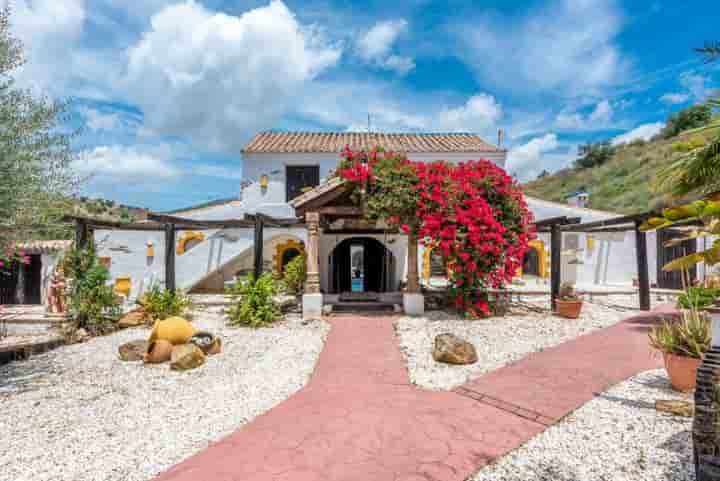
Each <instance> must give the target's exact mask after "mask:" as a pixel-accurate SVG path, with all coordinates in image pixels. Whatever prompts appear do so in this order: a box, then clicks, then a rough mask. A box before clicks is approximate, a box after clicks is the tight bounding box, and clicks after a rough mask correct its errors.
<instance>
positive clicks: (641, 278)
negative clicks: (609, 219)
mask: <svg viewBox="0 0 720 481" xmlns="http://www.w3.org/2000/svg"><path fill="white" fill-rule="evenodd" d="M640 225H641V222H640V221H635V250H636V251H637V252H636V257H637V271H638V288H639V290H640V310H641V311H649V310H650V276H649V275H648V258H647V239H646V234H645V232H643V231H641V230H640Z"/></svg>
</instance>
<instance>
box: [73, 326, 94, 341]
mask: <svg viewBox="0 0 720 481" xmlns="http://www.w3.org/2000/svg"><path fill="white" fill-rule="evenodd" d="M88 339H90V334H89V333H88V332H87V331H86V330H85V329H84V328H82V327H81V328H80V329H78V330H77V331H75V333H74V334H73V341H74V342H85V341H87V340H88Z"/></svg>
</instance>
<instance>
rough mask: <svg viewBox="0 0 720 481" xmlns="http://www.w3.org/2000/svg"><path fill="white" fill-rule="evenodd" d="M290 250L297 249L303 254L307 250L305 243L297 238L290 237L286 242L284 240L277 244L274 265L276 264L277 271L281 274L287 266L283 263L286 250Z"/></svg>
mask: <svg viewBox="0 0 720 481" xmlns="http://www.w3.org/2000/svg"><path fill="white" fill-rule="evenodd" d="M290 250H296V251H298V252H299V253H300V254H302V253H303V252H305V245H304V244H303V243H302V242H300V241H297V240H295V239H288V240H286V241H285V242H282V243H280V244H278V245H277V246H275V255H273V265H275V272H277V273H278V274H281V273H282V272H283V270H284V269H285V266H284V265H283V257H284V256H285V252H286V251H290Z"/></svg>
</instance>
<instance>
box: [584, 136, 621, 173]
mask: <svg viewBox="0 0 720 481" xmlns="http://www.w3.org/2000/svg"><path fill="white" fill-rule="evenodd" d="M614 153H615V148H614V147H613V146H612V144H611V143H610V141H609V140H604V141H602V142H595V143H592V142H588V143H587V144H584V145H581V146H580V147H579V148H578V155H579V157H578V158H577V160H576V161H575V165H577V166H578V167H580V168H583V169H588V168H591V167H595V166H598V165H602V164H604V163H605V162H607V161H608V160H610V158H611V157H612V156H613V154H614Z"/></svg>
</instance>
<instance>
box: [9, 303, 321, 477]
mask: <svg viewBox="0 0 720 481" xmlns="http://www.w3.org/2000/svg"><path fill="white" fill-rule="evenodd" d="M195 324H196V325H197V326H198V327H203V328H209V329H211V330H212V331H213V332H215V333H216V334H219V335H220V337H221V338H222V341H223V353H222V354H219V355H216V356H211V357H209V358H208V359H207V362H206V364H205V365H204V366H202V367H200V368H198V369H195V370H193V371H189V372H175V371H171V370H170V369H169V367H168V365H167V364H165V365H159V366H143V364H142V363H126V362H122V361H119V360H118V359H117V348H118V346H119V345H120V344H122V343H124V342H127V341H130V340H134V339H143V338H147V336H148V334H149V331H148V330H146V329H130V330H125V331H121V332H119V333H116V334H113V335H110V336H106V337H101V338H96V339H93V340H91V341H89V342H87V343H84V344H76V345H73V346H68V347H63V348H60V349H57V350H55V351H51V352H48V353H45V354H43V355H39V356H35V357H32V358H31V359H30V360H28V361H22V362H15V363H11V364H9V365H6V366H3V367H1V368H0V433H2V435H1V436H0V480H8V481H30V480H32V481H44V480H48V481H49V480H53V481H60V480H67V481H105V480H107V481H111V480H112V481H118V480H123V481H140V480H147V479H150V478H151V477H153V476H154V475H155V474H157V473H158V472H160V471H162V470H164V469H166V468H169V467H170V466H172V465H174V464H176V463H178V462H179V461H181V460H182V459H184V458H186V457H188V456H190V455H192V454H193V453H195V452H197V451H199V450H201V449H203V448H205V447H206V446H208V444H209V443H210V442H211V441H214V440H218V439H219V438H221V437H223V436H224V435H226V434H229V433H231V432H232V431H234V430H235V429H237V428H238V427H239V426H240V425H242V424H243V423H246V422H248V421H249V420H251V419H252V418H254V417H255V416H257V415H259V414H261V413H263V412H264V411H267V410H268V409H270V408H271V407H272V406H274V405H276V404H277V403H279V402H281V401H283V400H284V399H286V398H287V397H289V396H290V395H291V394H292V393H294V392H295V391H297V390H298V389H300V388H301V387H302V386H303V385H304V384H305V383H306V382H307V381H308V379H309V376H310V374H311V373H312V370H313V368H314V366H315V362H316V360H317V358H318V356H319V354H320V351H321V350H322V346H323V342H324V338H325V335H326V334H327V331H328V326H327V324H325V323H323V322H313V323H311V324H308V325H303V324H302V323H301V322H300V321H299V320H291V321H286V322H282V323H279V324H278V325H276V326H274V327H272V328H264V329H258V330H252V329H246V328H230V327H226V326H225V325H224V319H223V318H222V316H221V315H220V314H217V308H214V309H208V310H206V311H203V312H200V313H197V314H196V316H195Z"/></svg>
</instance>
